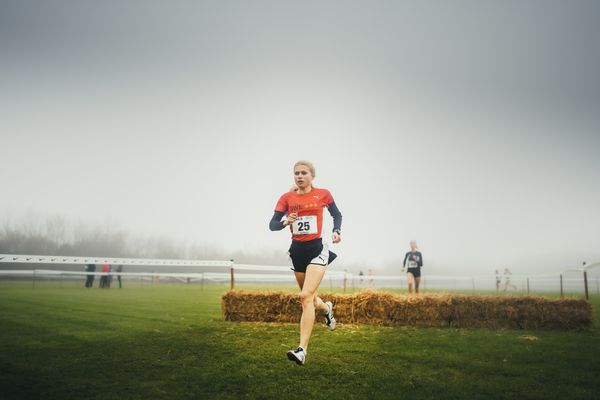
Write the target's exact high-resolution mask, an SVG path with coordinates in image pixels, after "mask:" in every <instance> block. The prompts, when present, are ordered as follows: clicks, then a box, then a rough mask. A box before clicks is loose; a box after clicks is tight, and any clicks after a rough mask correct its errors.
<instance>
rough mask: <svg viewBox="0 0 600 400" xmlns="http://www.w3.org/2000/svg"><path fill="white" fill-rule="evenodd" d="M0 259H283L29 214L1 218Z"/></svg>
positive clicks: (282, 255)
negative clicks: (5, 256)
mask: <svg viewBox="0 0 600 400" xmlns="http://www.w3.org/2000/svg"><path fill="white" fill-rule="evenodd" d="M0 253H1V254H35V255H52V256H66V257H67V256H71V257H80V256H91V257H123V258H163V259H200V260H229V259H235V260H236V262H239V263H249V264H267V265H287V256H286V255H285V253H283V252H278V251H261V252H260V253H255V254H250V253H247V252H244V251H233V252H227V251H225V250H223V249H221V248H219V247H218V246H214V245H210V246H209V245H207V244H203V243H183V242H180V241H176V240H173V239H171V238H169V237H167V236H158V235H141V234H135V233H132V232H129V231H127V230H125V229H122V228H120V227H118V225H117V224H115V223H114V222H111V221H109V220H107V221H105V222H103V223H90V222H84V221H76V222H73V221H70V220H68V219H67V218H65V217H64V216H61V215H54V216H50V217H41V216H39V215H35V214H33V213H31V212H30V213H28V214H26V215H24V216H22V217H19V218H11V217H6V218H4V220H3V221H2V223H1V227H0Z"/></svg>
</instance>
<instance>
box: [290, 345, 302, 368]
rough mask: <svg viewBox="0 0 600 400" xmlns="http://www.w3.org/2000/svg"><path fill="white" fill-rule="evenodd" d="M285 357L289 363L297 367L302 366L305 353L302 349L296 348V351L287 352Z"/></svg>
mask: <svg viewBox="0 0 600 400" xmlns="http://www.w3.org/2000/svg"><path fill="white" fill-rule="evenodd" d="M287 357H288V359H289V360H290V361H294V362H295V363H296V364H298V365H304V360H306V351H304V349H303V348H302V347H298V348H297V349H296V350H290V351H288V352H287Z"/></svg>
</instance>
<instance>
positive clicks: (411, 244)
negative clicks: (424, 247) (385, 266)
mask: <svg viewBox="0 0 600 400" xmlns="http://www.w3.org/2000/svg"><path fill="white" fill-rule="evenodd" d="M410 249H411V250H412V251H415V250H416V249H417V242H415V241H414V240H413V241H411V242H410Z"/></svg>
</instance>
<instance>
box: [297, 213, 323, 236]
mask: <svg viewBox="0 0 600 400" xmlns="http://www.w3.org/2000/svg"><path fill="white" fill-rule="evenodd" d="M292 233H293V234H294V235H314V234H315V233H317V217H316V216H315V215H305V216H303V217H298V218H296V220H295V221H294V223H293V224H292Z"/></svg>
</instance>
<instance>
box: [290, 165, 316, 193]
mask: <svg viewBox="0 0 600 400" xmlns="http://www.w3.org/2000/svg"><path fill="white" fill-rule="evenodd" d="M312 180H313V176H312V175H311V173H310V169H308V167H307V166H306V165H296V168H294V182H296V186H298V187H299V188H300V189H302V190H304V189H306V188H309V187H310V185H311V183H312Z"/></svg>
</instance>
